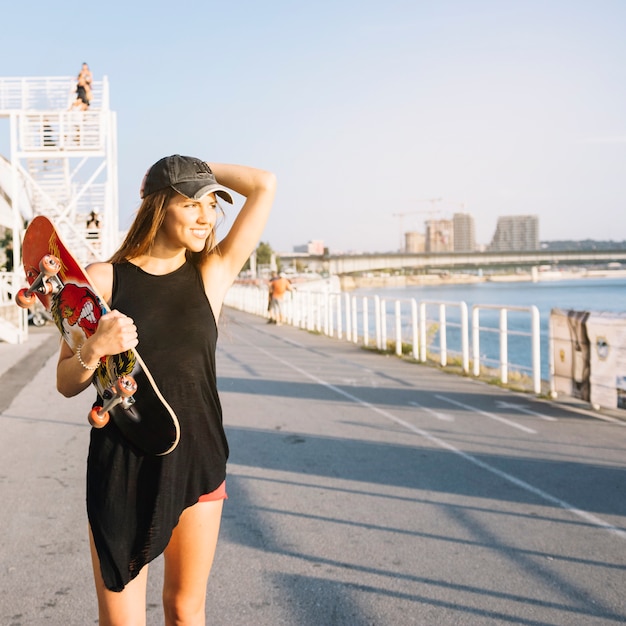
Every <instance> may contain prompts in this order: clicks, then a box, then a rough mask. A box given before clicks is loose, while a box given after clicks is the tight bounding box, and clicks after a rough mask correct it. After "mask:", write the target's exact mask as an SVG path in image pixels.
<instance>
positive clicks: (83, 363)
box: [76, 344, 98, 372]
mask: <svg viewBox="0 0 626 626" xmlns="http://www.w3.org/2000/svg"><path fill="white" fill-rule="evenodd" d="M82 347H83V346H82V344H81V345H79V346H78V347H77V348H76V358H77V359H78V362H79V363H80V364H81V365H82V366H83V367H84V368H85V369H86V370H89V371H90V372H93V371H95V370H97V369H98V366H97V365H87V363H85V361H83V357H82V356H80V349H81V348H82Z"/></svg>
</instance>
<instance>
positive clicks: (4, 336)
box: [0, 272, 28, 343]
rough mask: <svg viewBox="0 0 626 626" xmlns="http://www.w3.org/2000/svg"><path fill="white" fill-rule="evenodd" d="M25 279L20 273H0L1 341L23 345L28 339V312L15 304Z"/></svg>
mask: <svg viewBox="0 0 626 626" xmlns="http://www.w3.org/2000/svg"><path fill="white" fill-rule="evenodd" d="M23 283H24V278H23V275H22V274H19V273H18V272H0V340H1V341H6V342H8V343H23V342H24V341H26V340H27V338H28V312H27V311H26V309H22V308H20V307H18V306H16V304H15V294H16V293H17V291H18V290H19V289H20V288H21V287H22V285H23Z"/></svg>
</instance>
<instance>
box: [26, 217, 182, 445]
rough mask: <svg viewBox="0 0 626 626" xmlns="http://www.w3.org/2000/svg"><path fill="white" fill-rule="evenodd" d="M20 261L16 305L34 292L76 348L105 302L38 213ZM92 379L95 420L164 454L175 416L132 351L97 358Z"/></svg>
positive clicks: (173, 439) (172, 438) (173, 438)
mask: <svg viewBox="0 0 626 626" xmlns="http://www.w3.org/2000/svg"><path fill="white" fill-rule="evenodd" d="M50 255H52V256H50ZM22 260H23V264H24V271H25V272H26V280H27V281H28V284H29V285H30V286H29V288H28V289H23V290H22V291H21V292H20V293H18V297H17V301H18V304H20V306H28V302H30V303H31V304H32V298H33V296H32V294H35V296H36V297H37V298H39V300H40V301H41V303H42V304H43V306H44V307H45V308H46V310H48V311H49V312H50V313H51V315H52V317H53V318H54V322H55V324H56V326H57V328H58V329H59V331H60V332H61V335H62V337H63V339H64V340H65V341H66V342H67V344H68V345H69V346H70V348H71V349H72V351H73V352H74V353H75V352H76V350H77V348H78V347H79V346H81V345H82V344H83V343H84V342H85V340H86V339H87V338H88V337H90V336H91V335H93V334H94V333H95V332H96V328H97V326H98V320H99V319H100V317H101V316H102V315H104V314H105V313H107V312H109V310H110V309H109V307H108V306H107V304H106V302H105V301H104V300H103V299H102V297H101V296H100V295H99V294H98V292H97V290H96V288H95V287H94V285H93V284H92V283H91V281H90V280H89V277H88V275H87V273H86V272H85V271H84V270H83V268H82V267H81V266H80V264H79V263H78V262H77V261H76V259H75V258H74V256H73V255H72V254H71V253H70V252H69V250H68V249H67V248H66V246H65V244H64V243H63V241H62V240H61V238H60V236H59V234H58V233H57V231H56V229H55V227H54V224H53V223H52V222H51V221H50V220H49V219H48V218H46V217H44V216H37V217H35V218H34V219H33V221H32V222H31V223H30V225H29V226H28V228H27V229H26V233H25V235H24V242H23V244H22ZM92 383H93V385H94V387H95V388H96V389H97V390H98V394H99V395H100V397H101V398H103V399H104V403H103V405H104V406H103V409H104V410H103V411H101V412H100V413H101V415H100V419H101V420H102V421H103V422H104V423H106V421H107V417H106V413H107V412H108V415H109V416H110V418H112V420H113V421H114V422H115V424H116V426H117V427H118V428H119V430H120V431H121V433H122V434H123V435H124V437H125V438H126V439H127V441H128V442H130V443H131V444H132V445H133V446H134V447H135V448H138V449H139V450H140V451H142V452H144V453H147V454H152V455H164V454H168V453H169V452H171V451H172V450H173V449H174V448H175V447H176V446H177V444H178V440H179V438H180V426H179V423H178V419H177V418H176V415H175V414H174V411H173V410H172V408H171V407H170V406H169V405H168V404H167V402H166V400H165V398H164V397H163V396H162V395H161V392H160V391H159V389H158V388H157V386H156V384H155V382H154V380H153V378H152V376H151V374H150V372H149V371H148V368H147V367H146V365H145V363H144V362H143V361H142V360H141V357H140V356H139V353H138V352H137V350H127V351H126V352H122V353H120V354H115V355H111V356H106V357H103V358H101V359H100V362H99V363H98V367H97V369H96V370H95V372H94V377H93V380H92ZM98 408H99V407H98ZM92 418H93V419H92ZM97 420H98V415H94V411H92V414H90V422H92V424H94V425H95V422H96V421H97Z"/></svg>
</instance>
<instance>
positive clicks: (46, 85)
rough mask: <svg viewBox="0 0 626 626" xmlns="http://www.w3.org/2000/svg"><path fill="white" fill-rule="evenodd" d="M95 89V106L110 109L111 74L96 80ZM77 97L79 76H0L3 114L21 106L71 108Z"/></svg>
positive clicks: (38, 108)
mask: <svg viewBox="0 0 626 626" xmlns="http://www.w3.org/2000/svg"><path fill="white" fill-rule="evenodd" d="M77 73H78V72H77ZM91 91H92V100H91V104H90V107H91V109H108V108H109V85H108V79H107V77H106V76H104V77H103V79H102V80H94V81H93V82H92V84H91ZM74 100H76V76H43V77H38V76H27V77H5V78H0V114H2V112H8V111H18V110H19V111H25V110H67V109H69V108H70V106H71V104H72V102H74Z"/></svg>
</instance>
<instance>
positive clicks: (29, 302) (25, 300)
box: [15, 289, 37, 309]
mask: <svg viewBox="0 0 626 626" xmlns="http://www.w3.org/2000/svg"><path fill="white" fill-rule="evenodd" d="M36 299H37V296H36V295H35V294H34V293H28V289H20V290H19V291H18V292H17V294H16V295H15V302H16V303H17V306H21V307H22V308H23V309H27V308H29V307H31V306H33V304H35V300H36Z"/></svg>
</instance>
